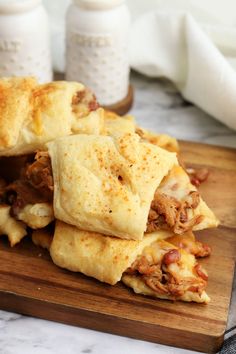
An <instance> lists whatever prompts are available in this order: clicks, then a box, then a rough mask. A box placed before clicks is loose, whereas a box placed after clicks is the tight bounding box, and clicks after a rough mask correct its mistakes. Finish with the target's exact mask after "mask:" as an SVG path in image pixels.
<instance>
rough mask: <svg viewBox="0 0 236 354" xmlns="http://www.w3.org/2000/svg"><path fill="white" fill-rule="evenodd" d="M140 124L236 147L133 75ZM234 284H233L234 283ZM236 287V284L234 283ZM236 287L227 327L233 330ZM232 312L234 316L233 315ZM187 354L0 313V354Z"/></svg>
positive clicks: (171, 96) (205, 119) (159, 85)
mask: <svg viewBox="0 0 236 354" xmlns="http://www.w3.org/2000/svg"><path fill="white" fill-rule="evenodd" d="M132 83H133V85H134V88H135V103H134V107H133V109H132V111H131V113H132V114H134V115H135V116H136V118H137V121H138V123H139V124H140V125H142V126H144V127H146V128H149V129H152V130H156V131H158V132H165V133H168V134H172V135H174V136H176V137H177V138H181V139H185V140H195V141H202V142H206V143H211V144H219V145H224V146H231V147H236V132H234V131H232V130H230V129H228V128H227V127H225V126H223V125H222V124H221V123H219V122H217V121H216V120H215V119H214V118H212V117H210V116H208V115H207V114H205V113H204V112H202V111H201V110H199V109H198V108H196V107H194V106H192V105H189V104H187V103H186V102H184V101H183V100H182V98H181V97H180V95H179V94H177V93H176V91H175V89H174V88H173V87H172V86H171V85H170V84H169V83H167V82H160V81H157V80H154V79H147V78H143V77H142V76H139V75H137V74H133V75H132ZM235 283H236V282H235ZM235 285H236V284H235ZM235 285H234V294H233V301H232V304H231V310H230V318H229V323H228V327H232V326H233V325H236V318H234V317H235V316H233V313H234V315H235V306H236V289H235ZM233 308H234V311H233ZM54 353H55V354H67V353H68V354H78V353H85V354H86V353H92V354H111V353H112V354H118V353H122V354H126V353H127V354H128V353H129V354H131V353H135V354H144V353H148V354H154V353H155V354H157V353H160V354H177V353H178V354H190V353H194V352H192V351H187V350H181V349H176V348H171V347H166V346H162V345H158V344H153V343H148V342H144V341H138V340H133V339H130V338H124V337H119V336H115V335H110V334H106V333H100V332H96V331H91V330H87V329H82V328H76V327H72V326H66V325H62V324H59V323H54V322H50V321H43V320H39V319H35V318H30V317H25V316H21V315H17V314H12V313H9V312H4V311H0V354H54Z"/></svg>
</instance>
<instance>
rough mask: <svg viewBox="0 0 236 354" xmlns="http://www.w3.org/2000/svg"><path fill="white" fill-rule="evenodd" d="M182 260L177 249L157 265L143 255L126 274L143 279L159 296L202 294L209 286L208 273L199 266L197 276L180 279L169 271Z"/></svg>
mask: <svg viewBox="0 0 236 354" xmlns="http://www.w3.org/2000/svg"><path fill="white" fill-rule="evenodd" d="M180 259H181V254H180V252H179V251H178V250H177V249H172V250H169V251H168V252H167V253H165V254H164V255H163V257H162V259H161V260H160V261H159V263H157V264H156V263H153V261H152V260H151V259H150V260H149V259H147V257H145V256H143V255H141V256H138V258H137V259H136V260H135V261H134V262H133V264H132V265H131V267H130V268H128V269H127V270H126V272H125V273H126V274H129V275H133V276H139V277H141V279H142V280H143V282H144V283H145V284H146V285H147V286H148V287H149V288H151V289H152V290H153V291H155V292H156V293H158V294H162V295H169V296H172V297H173V298H175V297H176V298H177V297H179V296H183V295H184V294H185V293H186V292H187V291H191V292H198V293H200V294H201V293H202V292H203V290H204V289H205V288H206V285H207V279H208V276H207V274H206V272H205V271H204V269H203V268H201V266H200V265H199V264H196V266H195V267H194V272H195V273H196V276H193V277H190V276H189V277H180V276H179V277H178V276H177V275H176V274H172V273H171V270H170V269H169V266H170V264H173V263H176V264H178V262H179V261H180Z"/></svg>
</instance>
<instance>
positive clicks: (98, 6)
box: [74, 0, 125, 10]
mask: <svg viewBox="0 0 236 354" xmlns="http://www.w3.org/2000/svg"><path fill="white" fill-rule="evenodd" d="M74 2H75V3H76V4H77V5H79V6H81V7H83V8H85V9H88V10H107V9H111V8H113V7H116V6H118V5H121V4H123V3H124V2H125V0H74Z"/></svg>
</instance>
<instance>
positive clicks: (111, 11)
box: [66, 0, 130, 106]
mask: <svg viewBox="0 0 236 354" xmlns="http://www.w3.org/2000/svg"><path fill="white" fill-rule="evenodd" d="M129 25H130V15H129V11H128V8H127V5H126V4H125V1H124V0H74V2H73V4H72V5H70V7H69V9H68V12H67V17H66V79H67V80H72V81H80V82H82V83H84V84H85V85H86V86H88V87H90V88H91V89H92V90H93V91H94V93H95V94H96V96H97V98H98V101H99V103H100V104H101V105H104V106H111V105H114V104H116V103H117V102H120V101H122V100H124V99H125V98H126V97H127V94H128V90H129V62H128V34H129Z"/></svg>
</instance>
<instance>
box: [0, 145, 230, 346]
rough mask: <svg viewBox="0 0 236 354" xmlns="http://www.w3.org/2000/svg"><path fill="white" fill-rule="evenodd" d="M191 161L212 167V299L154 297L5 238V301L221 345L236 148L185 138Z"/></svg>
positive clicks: (206, 235) (0, 301)
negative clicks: (62, 265) (187, 300)
mask: <svg viewBox="0 0 236 354" xmlns="http://www.w3.org/2000/svg"><path fill="white" fill-rule="evenodd" d="M181 148H182V152H183V157H184V160H185V161H186V163H187V164H188V165H190V166H193V167H207V168H209V170H210V176H209V179H208V181H207V182H205V184H203V186H202V187H201V191H202V194H203V197H204V198H205V199H206V201H207V202H208V204H209V205H210V206H211V207H212V209H213V210H214V211H215V213H216V215H217V216H218V217H219V219H220V221H221V226H220V227H219V228H218V229H216V230H209V231H202V232H199V233H198V236H199V239H202V240H204V241H205V242H207V243H208V244H210V245H211V246H212V248H213V254H212V256H211V257H210V258H209V259H204V260H203V261H202V263H204V266H205V267H206V269H207V271H208V273H209V286H208V293H209V295H210V297H211V302H210V303H209V304H208V305H201V304H188V303H181V302H176V303H174V302H170V301H165V300H154V299H151V298H146V297H143V296H141V295H135V294H134V293H133V292H132V291H131V290H129V289H128V288H126V287H125V286H124V285H122V284H118V285H116V286H109V285H106V284H102V283H100V282H98V281H96V280H94V279H91V278H87V277H85V276H83V275H81V274H76V273H72V272H69V271H66V270H63V269H60V268H57V267H56V266H55V265H54V264H53V263H52V262H51V261H50V258H49V255H48V253H47V252H46V251H44V250H42V249H40V248H37V247H35V246H34V245H32V244H31V242H30V240H29V239H27V238H26V239H25V240H24V241H23V242H22V243H21V244H19V245H18V246H17V247H14V248H10V247H9V245H8V242H7V240H6V238H4V237H2V238H1V240H0V308H1V309H5V310H9V311H14V312H19V313H22V314H26V315H31V316H35V317H40V318H44V319H48V320H53V321H58V322H63V323H68V324H72V325H76V326H81V327H86V328H91V329H96V330H99V331H104V332H110V333H115V334H119V335H123V336H128V337H132V338H137V339H143V340H148V341H152V342H157V343H162V344H168V345H173V346H177V347H182V348H188V349H195V350H198V351H204V352H216V351H217V350H218V349H219V347H220V346H221V344H222V341H223V335H224V331H225V327H226V323H227V316H228V309H229V303H230V296H231V290H232V280H233V273H234V264H235V258H234V257H235V254H236V233H235V230H236V150H233V149H227V148H221V147H215V146H207V145H202V144H195V143H189V142H182V143H181Z"/></svg>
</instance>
